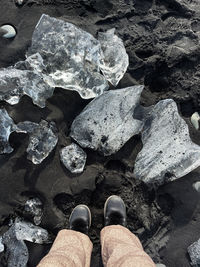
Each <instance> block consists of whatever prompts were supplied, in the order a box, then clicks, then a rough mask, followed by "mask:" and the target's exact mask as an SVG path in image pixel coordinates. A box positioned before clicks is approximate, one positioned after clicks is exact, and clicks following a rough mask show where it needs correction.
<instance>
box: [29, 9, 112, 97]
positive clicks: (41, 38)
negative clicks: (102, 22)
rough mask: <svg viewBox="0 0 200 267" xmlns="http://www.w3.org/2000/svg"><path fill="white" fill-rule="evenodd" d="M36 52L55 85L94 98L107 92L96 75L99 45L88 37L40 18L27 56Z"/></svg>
mask: <svg viewBox="0 0 200 267" xmlns="http://www.w3.org/2000/svg"><path fill="white" fill-rule="evenodd" d="M35 53H40V55H41V56H42V58H43V60H44V64H45V66H46V67H48V72H49V75H50V76H51V77H52V79H53V81H54V84H55V86H57V87H62V88H64V89H68V90H75V91H77V92H78V93H79V94H80V95H81V97H82V98H94V97H96V96H98V95H101V94H102V93H103V91H105V90H107V89H108V84H107V81H106V80H105V78H104V76H103V75H101V74H100V70H99V64H100V61H102V51H101V45H100V43H99V41H98V40H96V39H95V38H94V37H93V36H92V35H91V34H89V33H87V32H85V31H83V30H81V29H79V28H77V27H76V26H75V25H73V24H71V23H68V22H65V21H63V20H60V19H56V18H53V17H50V16H48V15H44V14H43V15H42V16H41V18H40V20H39V22H38V24H37V25H36V28H35V30H34V33H33V37H32V46H31V47H30V49H29V51H28V55H32V54H35Z"/></svg>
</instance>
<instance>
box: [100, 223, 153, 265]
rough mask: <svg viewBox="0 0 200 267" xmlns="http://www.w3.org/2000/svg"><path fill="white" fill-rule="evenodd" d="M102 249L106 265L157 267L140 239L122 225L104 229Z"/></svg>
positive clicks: (102, 232)
mask: <svg viewBox="0 0 200 267" xmlns="http://www.w3.org/2000/svg"><path fill="white" fill-rule="evenodd" d="M101 249H102V260H103V264H104V266H105V267H155V264H154V262H153V261H152V259H151V258H150V257H149V256H148V255H147V254H146V253H145V252H144V250H143V247H142V245H141V243H140V241H139V239H138V238H137V237H136V236H135V235H134V234H133V233H131V232H130V231H129V230H128V229H127V228H125V227H123V226H121V225H111V226H106V227H104V228H103V229H102V231H101Z"/></svg>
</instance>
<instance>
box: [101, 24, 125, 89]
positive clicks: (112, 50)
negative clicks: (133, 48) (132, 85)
mask: <svg viewBox="0 0 200 267" xmlns="http://www.w3.org/2000/svg"><path fill="white" fill-rule="evenodd" d="M98 40H99V41H100V43H101V49H102V51H103V54H104V60H103V64H100V68H101V71H102V73H103V75H104V76H105V77H106V79H107V80H108V81H109V82H110V83H111V84H112V85H114V86H116V85H117V84H118V83H119V81H120V80H121V78H122V77H123V76H124V74H125V72H126V70H127V68H128V64H129V59H128V54H127V53H126V49H125V47H124V44H123V42H122V40H121V39H120V38H119V37H118V36H117V35H115V29H110V30H108V31H106V32H99V33H98Z"/></svg>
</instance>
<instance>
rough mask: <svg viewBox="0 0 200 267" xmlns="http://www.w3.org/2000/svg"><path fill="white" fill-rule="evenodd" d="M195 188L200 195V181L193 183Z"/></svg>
mask: <svg viewBox="0 0 200 267" xmlns="http://www.w3.org/2000/svg"><path fill="white" fill-rule="evenodd" d="M193 188H194V189H195V190H196V191H197V192H199V193H200V181H198V182H196V183H193Z"/></svg>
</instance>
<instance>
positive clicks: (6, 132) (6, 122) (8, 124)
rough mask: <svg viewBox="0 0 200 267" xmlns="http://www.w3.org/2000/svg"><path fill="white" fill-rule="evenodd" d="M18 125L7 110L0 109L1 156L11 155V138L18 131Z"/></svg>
mask: <svg viewBox="0 0 200 267" xmlns="http://www.w3.org/2000/svg"><path fill="white" fill-rule="evenodd" d="M16 128H17V127H16V125H15V123H14V121H13V120H12V118H11V117H10V116H9V115H8V113H7V111H6V110H5V109H0V154H4V153H11V152H12V151H13V148H12V147H11V146H10V144H9V136H10V134H11V133H12V132H14V131H15V130H16Z"/></svg>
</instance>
